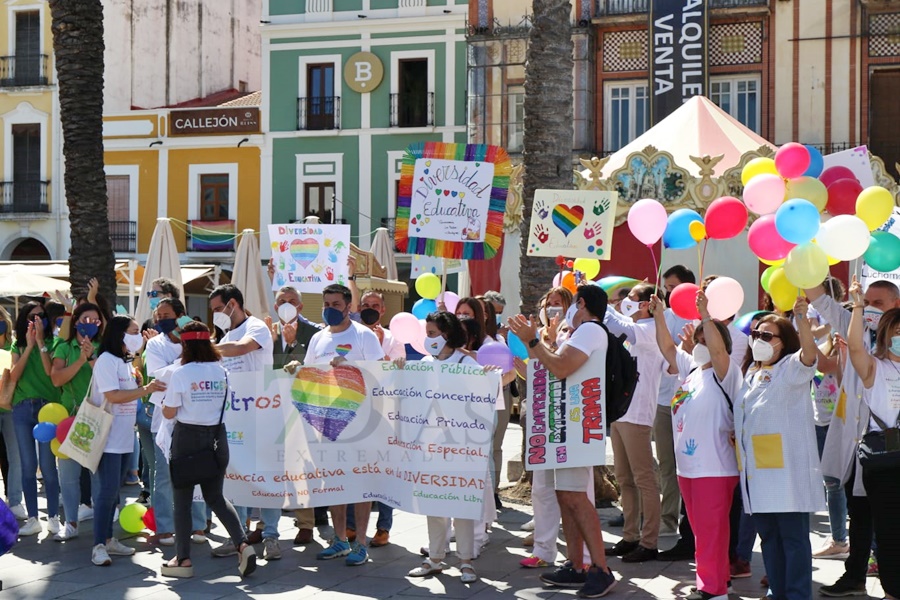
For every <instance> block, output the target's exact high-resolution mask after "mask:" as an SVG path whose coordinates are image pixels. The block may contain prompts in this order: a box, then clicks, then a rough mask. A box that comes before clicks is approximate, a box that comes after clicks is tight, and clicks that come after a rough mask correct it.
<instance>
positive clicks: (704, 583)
mask: <svg viewBox="0 0 900 600" xmlns="http://www.w3.org/2000/svg"><path fill="white" fill-rule="evenodd" d="M737 482H738V477H737V476H734V477H700V478H697V479H688V478H686V477H681V476H680V475H679V476H678V487H679V488H681V497H682V498H683V499H684V506H685V508H686V509H687V514H688V518H689V519H690V520H691V529H693V530H694V537H695V538H696V554H695V558H696V560H697V589H698V590H700V591H701V592H707V593H709V594H712V595H713V596H722V595H724V594H727V593H728V580H729V579H730V577H731V570H730V564H729V562H728V538H729V535H730V532H731V528H730V526H729V521H728V514H729V512H730V511H731V500H732V497H733V495H734V488H735V486H736V485H737Z"/></svg>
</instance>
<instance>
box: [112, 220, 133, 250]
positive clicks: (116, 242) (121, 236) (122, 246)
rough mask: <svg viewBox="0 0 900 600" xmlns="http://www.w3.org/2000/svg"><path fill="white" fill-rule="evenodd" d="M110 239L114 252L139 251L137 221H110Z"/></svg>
mask: <svg viewBox="0 0 900 600" xmlns="http://www.w3.org/2000/svg"><path fill="white" fill-rule="evenodd" d="M109 240H110V242H112V249H113V252H137V222H135V221H110V222H109Z"/></svg>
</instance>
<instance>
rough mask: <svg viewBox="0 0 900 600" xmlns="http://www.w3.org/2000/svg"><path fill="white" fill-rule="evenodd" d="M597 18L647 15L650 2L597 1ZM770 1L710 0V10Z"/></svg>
mask: <svg viewBox="0 0 900 600" xmlns="http://www.w3.org/2000/svg"><path fill="white" fill-rule="evenodd" d="M596 2H597V10H596V14H597V16H603V15H633V14H640V13H646V12H647V10H648V8H649V5H650V0H596ZM768 5H769V0H709V7H710V8H713V9H715V8H752V7H759V6H768Z"/></svg>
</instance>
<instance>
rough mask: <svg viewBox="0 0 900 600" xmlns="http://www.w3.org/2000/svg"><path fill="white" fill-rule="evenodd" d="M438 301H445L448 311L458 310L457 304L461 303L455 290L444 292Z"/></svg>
mask: <svg viewBox="0 0 900 600" xmlns="http://www.w3.org/2000/svg"><path fill="white" fill-rule="evenodd" d="M437 301H438V303H440V302H443V303H444V307H445V308H446V309H447V312H450V313H452V312H456V306H457V305H458V304H459V295H457V294H455V293H454V292H444V293H443V294H441V295H439V296H438V299H437Z"/></svg>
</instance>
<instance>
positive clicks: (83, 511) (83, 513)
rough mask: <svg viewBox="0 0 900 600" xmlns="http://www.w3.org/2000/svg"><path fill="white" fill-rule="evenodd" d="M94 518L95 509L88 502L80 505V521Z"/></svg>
mask: <svg viewBox="0 0 900 600" xmlns="http://www.w3.org/2000/svg"><path fill="white" fill-rule="evenodd" d="M93 518H94V509H93V508H91V507H90V506H88V505H87V504H82V505H80V506H79V507H78V522H79V523H80V522H81V521H90V520H91V519H93Z"/></svg>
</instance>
